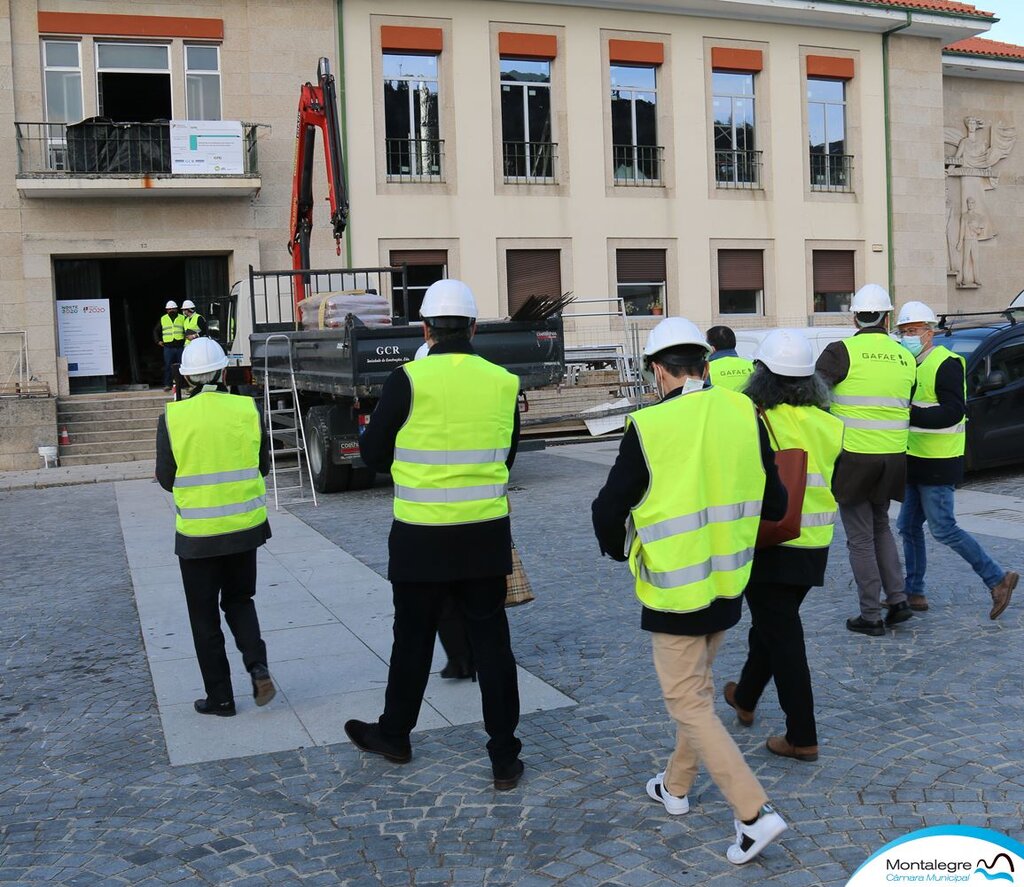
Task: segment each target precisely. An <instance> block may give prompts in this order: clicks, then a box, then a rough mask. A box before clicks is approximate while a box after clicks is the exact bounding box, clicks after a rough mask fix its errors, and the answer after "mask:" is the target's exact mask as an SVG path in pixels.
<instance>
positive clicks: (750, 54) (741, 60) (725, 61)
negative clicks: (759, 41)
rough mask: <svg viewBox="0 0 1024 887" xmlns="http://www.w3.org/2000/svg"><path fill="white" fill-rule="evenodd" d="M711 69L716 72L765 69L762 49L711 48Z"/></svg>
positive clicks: (754, 71) (752, 71)
mask: <svg viewBox="0 0 1024 887" xmlns="http://www.w3.org/2000/svg"><path fill="white" fill-rule="evenodd" d="M711 67H712V68H714V69H715V70H716V71H750V72H751V73H756V72H757V71H761V70H763V69H764V58H763V57H762V55H761V50H760V49H733V48H732V47H729V46H713V47H712V48H711Z"/></svg>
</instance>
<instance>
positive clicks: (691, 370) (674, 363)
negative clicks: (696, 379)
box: [651, 345, 708, 379]
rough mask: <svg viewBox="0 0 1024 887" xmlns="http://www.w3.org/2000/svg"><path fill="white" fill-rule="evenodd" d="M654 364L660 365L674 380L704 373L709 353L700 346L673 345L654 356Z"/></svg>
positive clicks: (652, 360)
mask: <svg viewBox="0 0 1024 887" xmlns="http://www.w3.org/2000/svg"><path fill="white" fill-rule="evenodd" d="M651 362H652V363H660V364H661V365H662V366H663V367H664V368H665V372H667V373H668V374H669V375H670V376H672V378H674V379H678V378H679V377H680V376H692V375H697V374H699V373H703V372H704V365H705V364H706V363H707V362H708V353H707V351H705V350H704V349H703V348H702V347H701V346H700V345H673V346H672V347H671V348H664V349H662V350H661V351H659V352H658V353H657V354H655V355H652V357H651Z"/></svg>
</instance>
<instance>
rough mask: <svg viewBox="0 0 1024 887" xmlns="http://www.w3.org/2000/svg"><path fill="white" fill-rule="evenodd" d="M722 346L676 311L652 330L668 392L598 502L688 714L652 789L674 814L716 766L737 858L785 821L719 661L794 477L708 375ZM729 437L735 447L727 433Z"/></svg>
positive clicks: (673, 712) (643, 418)
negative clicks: (765, 527)
mask: <svg viewBox="0 0 1024 887" xmlns="http://www.w3.org/2000/svg"><path fill="white" fill-rule="evenodd" d="M709 351H710V347H709V345H708V343H707V342H706V341H705V339H704V337H703V336H702V335H701V333H700V330H698V329H697V327H696V326H694V325H693V324H692V323H690V321H688V320H686V319H684V318H682V317H670V318H666V319H665V320H663V321H661V323H659V324H658V325H657V326H656V327H655V328H654V329H653V330H651V333H650V335H649V336H648V338H647V345H646V347H645V348H644V352H643V357H644V368H645V372H646V373H647V374H648V377H650V376H651V375H652V374H653V380H654V384H655V385H656V387H657V390H658V393H659V395H660V396H661V398H662V399H661V402H660V403H658V404H656V405H654V406H650V407H647V408H645V409H642V410H639V411H638V412H636V413H633V414H632V415H631V416H630V417H629V418H628V419H627V424H626V433H625V435H624V436H623V438H622V442H621V444H620V445H619V454H618V457H617V458H616V460H615V464H614V465H613V466H612V468H611V471H610V472H609V474H608V480H607V482H606V483H605V485H604V487H603V489H602V490H601V492H600V493H599V494H598V496H597V499H595V500H594V503H593V506H592V512H593V521H594V532H595V533H596V535H597V541H598V545H599V546H600V548H601V553H602V554H607V555H608V556H609V557H611V558H613V559H614V560H617V561H625V560H627V559H628V561H629V568H630V571H631V572H632V574H633V576H634V578H635V589H636V596H637V597H638V598H639V600H640V602H641V604H643V610H642V615H641V618H640V627H641V628H642V629H643V630H645V631H649V632H651V642H652V646H653V650H654V667H655V671H656V672H657V674H658V680H659V681H660V683H661V689H662V694H663V696H664V699H665V706H666V708H667V709H668V713H669V715H670V716H671V717H672V719H673V720H674V721H675V722H676V747H675V751H674V752H673V754H672V756H671V758H670V759H669V762H668V766H666V768H665V770H664V771H663V772H661V773H658V774H657V775H656V776H655V777H654V778H653V779H651V780H650V781H649V782H648V783H647V794H648V795H649V796H650V797H651V798H652V799H653V800H654V801H657V802H658V803H660V804H663V805H664V807H665V809H666V811H668V813H670V814H683V813H686V812H688V811H689V809H690V805H689V801H688V799H687V793H688V792H689V790H690V788H691V786H692V785H693V781H694V778H695V777H696V775H697V769H698V767H699V765H700V764H701V763H702V762H703V764H704V765H705V766H706V767H707V769H708V771H709V772H710V774H711V778H712V779H713V780H714V782H715V784H716V785H717V786H718V787H719V789H721V791H722V793H723V794H724V795H725V798H726V800H727V801H728V803H729V805H730V806H731V807H732V809H733V814H734V816H735V827H736V841H735V843H734V844H732V845H731V846H730V847H729V848H728V850H727V852H726V857H727V858H728V860H729V861H730V862H732V863H735V864H737V865H739V864H742V863H745V862H749V861H750V860H751V859H753V858H754V857H755V856H757V855H758V854H759V853H760V852H761V851H762V850H763V849H764V848H765V847H766V846H767V845H768V844H769V843H771V842H772V841H773V840H775V838H777V837H778V836H779V835H780V834H781V833H782V832H783V831H784V830H785V828H786V823H785V822H784V821H783V819H782V817H781V816H780V815H779V814H778V813H776V812H775V811H774V810H773V809H772V807H771V806H770V805H769V804H768V798H767V796H766V795H765V792H764V789H763V788H762V787H761V784H760V783H759V782H758V781H757V778H756V777H755V776H754V774H753V773H752V772H751V770H750V767H748V766H747V763H746V761H744V759H743V754H742V753H741V752H740V750H739V749H738V748H737V747H736V743H735V742H734V741H733V739H732V737H731V736H730V735H729V733H728V731H727V730H726V729H725V726H724V725H723V724H722V722H721V720H720V719H719V717H718V715H717V714H716V713H715V706H714V695H715V694H714V679H713V677H712V672H711V665H712V662H713V661H714V659H715V654H716V653H717V652H718V649H719V647H720V646H721V644H722V641H723V639H724V638H725V632H726V630H728V629H730V628H732V627H733V626H734V625H735V624H736V623H737V622H738V621H739V619H740V607H741V604H740V596H741V595H742V594H743V589H744V588H745V587H746V584H747V579H748V577H749V575H750V567H751V560H752V558H753V555H754V542H755V539H756V538H757V530H758V524H759V519H760V516H761V515H763V516H764V517H765V518H767V519H770V520H778V519H780V518H782V516H783V515H784V514H785V511H786V502H787V495H786V489H785V487H784V486H783V485H782V483H781V481H780V480H779V476H778V471H777V470H776V468H775V461H774V458H773V456H772V448H771V444H770V443H769V440H768V435H767V433H766V432H765V430H764V427H763V426H762V425H761V423H760V422H758V419H757V414H756V412H755V410H754V406H753V404H751V402H750V401H749V400H748V399H747V398H746V397H744V396H742V395H740V394H737V393H736V392H734V391H730V390H728V389H727V388H722V387H716V386H711V387H708V388H705V387H704V381H705V377H706V375H707V357H708V352H709ZM723 440H724V441H728V442H729V446H728V447H723V446H722V441H723Z"/></svg>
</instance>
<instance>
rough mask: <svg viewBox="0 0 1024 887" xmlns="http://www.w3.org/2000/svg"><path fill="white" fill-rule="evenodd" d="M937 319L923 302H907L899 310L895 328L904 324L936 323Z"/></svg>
mask: <svg viewBox="0 0 1024 887" xmlns="http://www.w3.org/2000/svg"><path fill="white" fill-rule="evenodd" d="M938 322H939V319H938V318H937V317H936V316H935V312H934V311H932V309H931V308H929V307H928V306H927V305H925V303H924V302H907V304H906V305H904V306H903V307H902V308H901V309H900V316H899V319H898V320H897V321H896V326H903V324H905V323H938Z"/></svg>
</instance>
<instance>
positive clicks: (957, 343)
mask: <svg viewBox="0 0 1024 887" xmlns="http://www.w3.org/2000/svg"><path fill="white" fill-rule="evenodd" d="M981 342H982V340H981V339H968V338H966V337H963V336H957V337H953V336H951V337H950V338H948V339H945V340H941V339H937V340H936V344H938V345H945V346H946V347H947V348H948V349H949V350H950V351H955V352H956V353H957V354H959V355H960V356H961V357H969V356H970V355H971V354H973V353H974V352H975V351H977V350H978V346H979V345H980V344H981Z"/></svg>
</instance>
